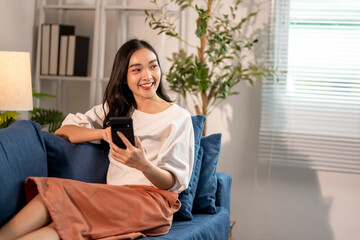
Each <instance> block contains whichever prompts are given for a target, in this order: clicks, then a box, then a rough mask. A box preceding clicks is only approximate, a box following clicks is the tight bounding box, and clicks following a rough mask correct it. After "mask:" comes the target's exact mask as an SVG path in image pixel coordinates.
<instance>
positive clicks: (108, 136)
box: [102, 127, 112, 144]
mask: <svg viewBox="0 0 360 240" xmlns="http://www.w3.org/2000/svg"><path fill="white" fill-rule="evenodd" d="M102 139H103V140H104V141H106V142H108V143H109V144H110V143H111V142H112V137H111V127H107V128H105V129H103V131H102Z"/></svg>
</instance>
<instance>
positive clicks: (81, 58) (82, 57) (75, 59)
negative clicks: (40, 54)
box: [66, 35, 90, 76]
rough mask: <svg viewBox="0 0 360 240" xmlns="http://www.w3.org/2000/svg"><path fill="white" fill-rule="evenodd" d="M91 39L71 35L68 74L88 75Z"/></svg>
mask: <svg viewBox="0 0 360 240" xmlns="http://www.w3.org/2000/svg"><path fill="white" fill-rule="evenodd" d="M89 40H90V39H89V37H84V36H77V35H70V36H69V39H68V54H67V66H66V75H69V76H87V66H88V57H89Z"/></svg>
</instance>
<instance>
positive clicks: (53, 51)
mask: <svg viewBox="0 0 360 240" xmlns="http://www.w3.org/2000/svg"><path fill="white" fill-rule="evenodd" d="M73 34H75V26H72V25H63V24H51V27H50V62H49V64H50V65H49V74H51V75H58V74H59V55H60V39H61V36H62V35H73Z"/></svg>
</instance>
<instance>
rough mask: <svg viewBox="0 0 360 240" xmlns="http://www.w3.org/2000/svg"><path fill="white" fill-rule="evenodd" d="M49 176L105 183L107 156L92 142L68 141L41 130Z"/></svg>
mask: <svg viewBox="0 0 360 240" xmlns="http://www.w3.org/2000/svg"><path fill="white" fill-rule="evenodd" d="M43 135H44V141H45V146H46V151H47V157H48V172H49V177H58V178H69V179H74V180H78V181H83V182H89V183H106V173H107V169H108V165H109V160H108V156H107V154H106V153H103V152H102V151H101V150H100V148H99V146H98V145H96V144H92V143H88V142H86V143H78V144H75V143H70V142H68V141H66V140H64V139H62V138H60V137H58V136H56V135H54V134H52V133H49V132H43Z"/></svg>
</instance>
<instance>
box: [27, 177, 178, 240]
mask: <svg viewBox="0 0 360 240" xmlns="http://www.w3.org/2000/svg"><path fill="white" fill-rule="evenodd" d="M25 190H26V196H27V200H28V201H30V200H31V199H32V198H34V197H35V196H36V195H37V194H39V195H40V196H41V198H42V200H43V201H44V203H45V205H46V207H47V209H48V210H49V213H50V216H51V218H52V220H53V222H54V224H55V229H56V231H57V232H58V234H59V235H60V237H61V238H62V239H63V240H75V239H106V240H110V239H135V238H138V237H145V236H159V235H164V234H166V233H167V232H168V231H169V229H170V227H171V223H172V218H173V214H174V213H175V212H176V211H177V210H178V209H179V208H180V201H179V199H178V194H175V193H172V192H169V191H165V190H159V189H156V188H154V187H150V186H133V185H132V186H113V185H106V184H94V183H84V182H79V181H75V180H69V179H61V178H44V177H31V178H28V179H27V180H26V182H25Z"/></svg>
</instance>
